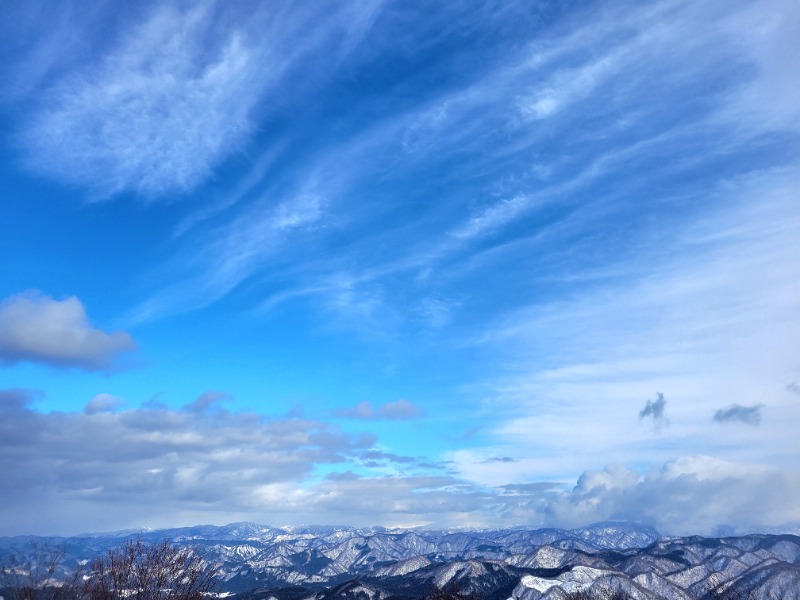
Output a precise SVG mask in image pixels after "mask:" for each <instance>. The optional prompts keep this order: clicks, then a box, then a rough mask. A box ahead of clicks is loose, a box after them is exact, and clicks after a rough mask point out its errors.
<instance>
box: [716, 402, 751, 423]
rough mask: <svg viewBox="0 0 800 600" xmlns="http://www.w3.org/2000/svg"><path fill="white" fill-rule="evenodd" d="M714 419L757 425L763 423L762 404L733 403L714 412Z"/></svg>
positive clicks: (721, 421) (719, 421)
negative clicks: (744, 404) (743, 404)
mask: <svg viewBox="0 0 800 600" xmlns="http://www.w3.org/2000/svg"><path fill="white" fill-rule="evenodd" d="M714 421H716V422H717V423H734V422H739V423H744V424H745V425H753V426H754V427H757V426H758V425H761V405H760V404H756V405H755V406H742V405H741V404H731V405H730V406H728V407H727V408H720V409H719V410H718V411H716V412H715V413H714Z"/></svg>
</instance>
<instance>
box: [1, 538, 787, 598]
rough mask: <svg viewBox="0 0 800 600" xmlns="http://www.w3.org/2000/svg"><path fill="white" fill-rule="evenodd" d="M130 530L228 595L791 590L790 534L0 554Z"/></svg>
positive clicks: (255, 542) (31, 541)
mask: <svg viewBox="0 0 800 600" xmlns="http://www.w3.org/2000/svg"><path fill="white" fill-rule="evenodd" d="M131 537H137V538H140V539H141V540H143V541H145V542H157V541H161V540H165V539H166V540H168V541H169V542H170V543H173V544H176V545H178V546H190V547H193V548H195V549H196V551H197V552H198V553H199V554H200V555H201V556H202V557H203V558H204V559H205V560H206V561H207V562H208V563H210V564H214V565H217V566H218V568H219V570H218V572H217V575H218V577H219V580H220V581H219V583H220V590H221V595H223V596H226V597H235V600H249V599H252V600H273V599H274V600H306V599H308V600H395V599H396V600H414V599H418V598H423V597H428V598H431V599H433V600H435V599H438V600H458V599H459V598H460V599H462V600H467V599H470V600H472V599H477V598H480V599H483V600H507V599H514V600H539V599H540V598H546V599H554V600H555V599H558V600H567V599H568V598H574V599H581V598H598V599H599V598H608V599H611V598H615V597H618V598H623V597H627V598H636V599H641V600H646V599H656V598H677V599H686V600H688V599H692V598H703V599H706V598H707V599H709V600H715V599H718V598H719V599H721V598H732V599H736V600H746V599H747V600H750V599H753V600H767V599H770V600H771V599H778V598H781V599H783V598H787V599H792V600H800V537H798V536H795V535H747V536H739V537H726V538H704V537H684V538H679V537H676V538H662V537H660V536H659V535H658V533H657V532H656V531H654V530H652V529H650V528H646V527H639V526H635V525H630V524H620V523H601V524H597V525H593V526H589V527H586V528H581V529H574V530H562V529H537V530H525V529H505V530H482V531H474V530H472V531H471V530H459V531H427V530H395V529H391V530H390V529H383V528H369V529H353V528H338V527H303V528H272V527H264V526H261V525H256V524H252V523H236V524H232V525H228V526H224V527H215V526H200V527H189V528H181V529H169V530H160V531H137V532H116V533H107V534H96V535H84V536H76V537H71V538H55V537H53V538H27V537H16V538H0V560H2V561H4V562H6V563H7V561H8V560H9V559H10V558H11V557H12V556H14V557H15V559H16V560H17V561H18V562H20V559H21V561H22V562H24V560H26V558H27V560H28V561H29V562H30V560H31V559H32V558H33V557H32V556H27V557H26V556H25V552H28V551H29V550H26V549H30V548H32V547H33V546H34V545H38V546H39V547H41V546H42V545H46V546H48V547H59V548H62V549H63V550H64V555H63V559H62V560H61V561H60V564H59V568H58V573H56V576H57V577H66V576H67V575H68V574H69V573H70V572H72V571H74V570H75V569H76V568H77V567H78V565H80V564H86V562H87V561H91V560H92V559H93V558H96V557H98V556H102V555H104V554H105V553H107V552H108V551H109V550H110V549H113V548H116V547H119V546H121V545H122V544H124V543H125V541H126V540H129V539H130V538H131Z"/></svg>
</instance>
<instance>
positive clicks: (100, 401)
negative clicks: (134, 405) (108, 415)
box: [83, 394, 122, 415]
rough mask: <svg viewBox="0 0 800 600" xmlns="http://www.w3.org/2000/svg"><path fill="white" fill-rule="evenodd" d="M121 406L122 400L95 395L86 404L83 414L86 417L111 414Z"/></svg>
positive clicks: (109, 396) (106, 395)
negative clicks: (104, 413) (103, 413)
mask: <svg viewBox="0 0 800 600" xmlns="http://www.w3.org/2000/svg"><path fill="white" fill-rule="evenodd" d="M121 406H122V400H120V399H119V398H117V397H116V396H112V395H111V394H97V395H96V396H95V397H94V398H92V399H91V400H89V402H87V403H86V406H85V407H84V408H83V412H84V413H86V414H87V415H96V414H97V413H102V412H113V411H114V410H116V409H117V408H120V407H121Z"/></svg>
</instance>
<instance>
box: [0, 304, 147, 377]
mask: <svg viewBox="0 0 800 600" xmlns="http://www.w3.org/2000/svg"><path fill="white" fill-rule="evenodd" d="M133 350H136V343H135V342H134V340H133V338H132V337H131V335H130V334H129V333H126V332H124V331H117V332H113V333H107V332H105V331H103V330H101V329H97V328H96V327H94V326H92V324H91V323H90V321H89V318H88V316H87V314H86V310H85V308H84V306H83V304H82V303H81V301H80V300H79V299H78V298H76V297H74V296H72V297H69V298H65V299H64V300H55V299H53V298H50V297H49V296H45V295H44V294H41V293H39V292H34V291H30V292H25V293H22V294H17V295H14V296H11V297H9V298H6V299H5V300H3V301H2V302H0V362H5V363H11V364H14V363H18V362H23V361H29V362H35V363H41V364H46V365H50V366H54V367H66V368H70V367H75V368H80V369H86V370H90V371H97V370H106V369H109V368H111V367H112V366H113V365H114V362H115V360H116V359H117V357H118V356H119V355H121V354H123V353H126V352H131V351H133Z"/></svg>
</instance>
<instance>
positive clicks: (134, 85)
mask: <svg viewBox="0 0 800 600" xmlns="http://www.w3.org/2000/svg"><path fill="white" fill-rule="evenodd" d="M380 6H381V4H380V3H371V4H370V5H369V6H365V5H363V4H361V3H357V2H351V3H346V4H343V5H341V6H339V7H337V8H336V9H335V10H333V11H332V12H331V13H330V14H329V15H328V16H329V17H330V18H329V19H328V20H326V21H325V23H324V24H321V22H319V21H317V22H314V21H313V19H311V18H309V17H310V16H309V15H306V14H304V13H303V12H302V11H287V10H284V9H285V7H282V6H280V5H271V6H270V7H269V8H266V7H264V8H261V9H258V10H255V11H251V12H249V13H248V14H247V15H246V16H244V15H243V14H241V13H240V11H239V10H238V9H237V8H234V7H230V6H227V7H226V6H224V5H222V4H221V3H216V2H213V1H206V2H202V3H200V4H196V5H194V6H192V7H189V8H187V7H179V6H177V5H175V4H170V3H167V4H160V5H158V6H157V7H153V8H152V9H150V10H149V11H147V12H146V14H144V16H143V17H140V15H139V14H138V13H137V12H136V11H133V12H132V15H131V17H132V18H135V17H140V19H141V20H140V22H139V23H138V24H137V25H136V26H135V27H133V28H132V29H130V30H129V31H125V32H116V31H115V32H114V33H116V36H115V39H114V40H113V42H112V43H110V44H108V45H106V46H104V47H103V48H102V50H103V53H102V58H100V59H97V60H94V61H91V62H87V63H84V64H80V63H79V64H70V65H68V67H69V68H62V69H60V70H58V71H57V73H56V74H57V76H56V77H55V83H53V84H52V85H49V86H46V87H44V89H42V90H39V91H38V92H37V94H38V95H39V96H40V98H39V99H38V101H36V102H33V103H31V108H32V110H30V111H29V114H28V115H27V116H26V118H23V119H21V120H20V124H21V128H20V130H19V132H18V139H19V143H20V145H21V147H22V148H23V149H24V150H25V152H26V164H27V166H28V167H29V168H30V169H31V170H32V171H34V172H37V173H39V174H43V175H46V176H49V177H51V178H53V179H55V180H57V181H60V182H63V183H67V184H69V185H77V186H80V187H82V188H86V189H87V190H89V192H90V194H91V196H92V197H93V198H95V199H99V200H102V199H106V198H109V197H111V196H114V195H117V194H120V193H122V192H133V193H135V194H137V195H139V196H141V197H143V198H146V199H157V198H165V197H175V196H181V195H186V194H187V193H189V192H191V191H193V190H194V189H196V188H197V187H198V186H199V185H201V184H202V183H204V182H205V181H207V180H208V179H209V177H210V176H211V175H212V173H213V172H214V170H215V169H216V168H217V167H218V166H219V165H220V164H221V163H222V162H223V161H224V160H225V159H226V158H228V157H229V156H230V155H231V154H233V153H234V152H237V151H242V150H243V149H244V146H245V144H246V143H247V141H248V139H249V138H250V136H251V135H252V134H253V133H254V132H255V130H256V129H257V125H256V123H257V120H256V115H255V113H256V111H257V108H258V105H259V104H260V103H262V102H263V101H264V100H265V97H266V96H267V94H269V93H274V92H275V88H276V86H278V85H279V84H280V83H281V82H282V78H283V77H284V76H285V74H286V72H287V71H289V70H291V69H292V68H294V69H298V68H299V69H301V70H302V68H303V67H298V62H299V61H301V60H302V59H303V58H304V57H305V56H306V55H307V54H308V53H309V52H311V53H319V52H320V48H325V49H326V50H328V51H334V54H335V53H336V51H337V50H342V49H344V48H349V49H350V50H349V51H352V50H353V49H354V48H355V47H356V46H357V44H358V39H360V38H361V37H362V36H363V35H364V33H365V31H366V30H368V29H369V27H370V24H371V23H372V21H373V20H374V18H375V15H376V14H378V13H379V12H380ZM105 8H106V9H107V8H108V7H105ZM143 12H145V11H143ZM64 16H65V18H69V19H72V20H77V21H80V17H79V13H77V12H75V13H74V14H73V13H71V12H69V11H64ZM74 26H75V27H79V26H80V23H76V24H75V25H74ZM62 29H63V28H62ZM59 31H61V30H59ZM98 43H99V42H98ZM342 51H344V50H342ZM42 68H43V69H45V70H51V69H50V68H49V67H47V65H43V66H42ZM12 70H13V69H12ZM317 75H318V73H317ZM315 76H316V75H315ZM262 116H263V115H262Z"/></svg>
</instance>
